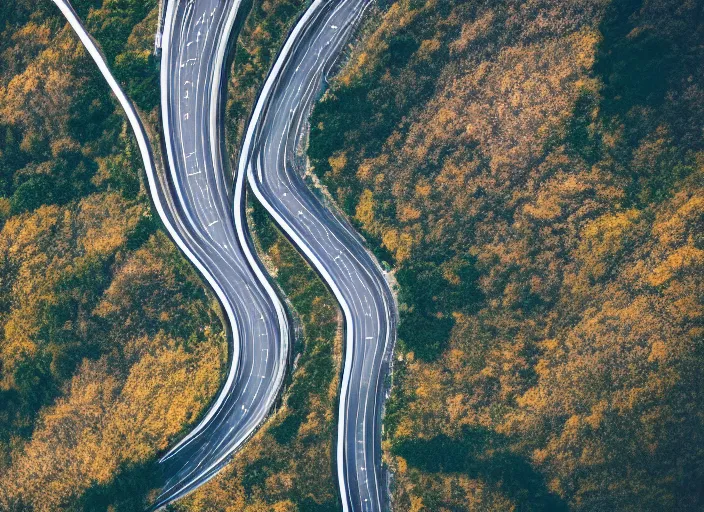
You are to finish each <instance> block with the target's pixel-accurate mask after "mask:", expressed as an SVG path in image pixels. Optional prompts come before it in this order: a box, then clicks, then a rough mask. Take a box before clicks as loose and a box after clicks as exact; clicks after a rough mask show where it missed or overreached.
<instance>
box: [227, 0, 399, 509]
mask: <svg viewBox="0 0 704 512" xmlns="http://www.w3.org/2000/svg"><path fill="white" fill-rule="evenodd" d="M369 3H370V1H369V0H316V1H314V2H313V3H312V5H311V7H310V8H309V9H308V11H307V12H306V14H305V15H304V16H303V17H302V18H301V20H300V21H299V23H298V25H297V26H296V27H295V29H294V30H293V32H292V33H291V35H290V36H289V39H288V41H287V42H286V45H285V46H284V48H283V50H282V52H281V54H280V55H279V58H278V60H277V62H276V64H275V66H274V68H273V69H272V71H271V73H270V75H269V77H268V79H267V82H266V85H265V86H264V89H263V91H262V93H261V95H260V98H259V100H258V103H257V106H256V108H255V111H254V114H253V117H252V120H251V122H250V126H249V128H248V132H247V135H246V139H245V143H244V146H243V151H242V156H241V160H240V166H239V171H238V172H239V174H243V173H244V172H245V171H246V172H247V176H248V181H249V183H250V185H251V187H252V189H253V191H254V193H255V195H256V196H257V198H258V199H259V200H260V201H261V202H262V203H263V204H264V205H265V207H266V208H267V210H268V211H269V212H270V213H271V214H272V215H273V216H274V218H275V219H276V221H277V222H278V223H279V225H280V227H281V228H282V229H283V230H284V231H285V232H286V233H287V235H288V236H289V237H290V238H291V240H293V242H294V243H295V244H296V245H297V246H298V247H299V249H300V250H302V251H303V253H304V254H305V256H306V258H307V259H308V260H309V261H310V262H311V263H312V264H313V266H314V267H315V268H316V269H317V270H318V272H319V273H320V274H321V275H322V276H323V278H324V279H325V281H326V282H327V284H328V285H329V286H330V288H331V289H332V290H333V292H334V294H335V296H336V297H337V299H338V301H339V302H340V305H341V307H342V309H343V312H344V317H345V336H346V339H345V342H346V357H345V367H344V373H343V379H342V386H341V396H340V406H339V419H338V443H337V469H338V481H339V485H340V493H341V496H342V500H343V509H344V510H345V511H360V512H361V511H364V512H367V511H369V512H371V511H375V512H376V511H382V510H385V508H386V506H387V503H386V494H387V493H386V482H385V475H384V471H383V469H382V465H381V415H382V411H383V401H384V399H385V395H386V393H387V386H386V377H387V375H388V372H389V361H390V358H391V354H392V351H393V344H394V342H395V337H396V334H395V333H396V318H397V314H396V309H395V304H394V300H393V297H392V294H391V291H390V289H389V286H388V284H387V282H386V279H385V277H384V274H383V272H382V270H381V268H380V267H379V265H378V264H377V262H376V261H375V259H374V258H373V257H372V256H371V255H370V253H369V252H368V251H367V250H366V249H365V248H364V244H363V240H362V239H361V238H360V237H359V236H358V235H357V234H356V233H355V231H354V229H353V228H352V227H351V226H350V225H349V223H348V222H347V221H346V220H344V219H343V218H342V216H340V215H337V214H336V213H333V211H332V210H331V209H329V208H327V207H326V206H325V205H323V203H322V202H321V201H320V200H319V199H318V197H317V196H316V195H314V194H313V192H311V190H309V188H308V187H307V186H306V183H305V181H304V179H303V178H302V174H303V171H304V170H305V155H304V154H303V150H302V147H303V146H304V143H303V142H304V141H305V137H306V135H307V133H308V130H309V127H308V118H309V115H310V111H311V108H312V105H313V103H314V102H315V101H316V100H317V99H318V98H319V97H320V95H321V93H322V91H323V86H324V84H325V83H326V82H327V78H326V77H327V75H328V74H329V73H330V72H331V71H332V70H333V69H334V66H335V65H336V63H337V61H338V60H339V58H340V55H341V53H342V52H343V50H344V49H345V47H346V46H347V44H348V43H349V41H350V38H351V37H352V35H353V34H354V31H355V28H357V26H358V24H359V20H360V18H361V16H362V14H363V12H364V11H365V9H366V8H367V7H368V6H369Z"/></svg>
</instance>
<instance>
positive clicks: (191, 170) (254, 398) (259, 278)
mask: <svg viewBox="0 0 704 512" xmlns="http://www.w3.org/2000/svg"><path fill="white" fill-rule="evenodd" d="M54 3H55V4H56V5H57V6H58V7H59V9H60V10H61V12H62V13H63V14H64V16H65V17H66V19H67V20H68V22H69V23H70V24H71V27H72V28H73V29H74V31H75V32H76V34H77V35H78V37H79V38H80V40H81V42H82V43H83V44H84V46H85V47H86V49H87V51H88V53H89V54H90V56H91V57H92V58H93V60H94V61H95V63H96V64H97V66H98V68H99V69H100V71H101V73H102V74H103V76H104V78H105V80H106V81H107V83H108V85H109V86H110V88H111V90H112V91H113V93H114V94H115V95H116V97H117V99H118V101H119V102H120V105H121V106H122V107H123V109H124V110H125V113H126V115H127V118H128V121H129V123H130V125H131V127H132V129H133V131H134V133H135V137H136V138H137V143H138V146H139V149H140V153H141V155H142V160H143V163H144V166H145V170H146V174H147V182H148V185H149V191H150V194H151V197H152V201H153V204H154V207H155V209H156V211H157V213H158V214H159V216H160V218H161V220H162V222H163V223H164V226H165V228H166V230H167V232H168V234H169V236H170V237H171V238H172V239H173V240H174V242H175V243H176V244H177V245H178V247H179V248H180V249H181V251H182V252H183V253H184V255H185V256H186V257H187V258H188V259H189V260H190V261H191V262H192V263H193V264H194V266H195V267H196V268H197V269H198V270H199V271H200V273H201V274H202V275H203V277H204V278H205V280H206V281H207V283H208V284H209V285H210V287H211V288H212V289H213V291H214V292H215V293H216V294H217V296H218V298H219V300H220V302H221V304H222V306H223V309H224V311H225V313H226V315H227V317H228V321H229V324H230V325H229V326H228V327H229V333H228V334H229V336H230V339H231V341H232V350H231V361H230V362H231V366H230V371H229V373H228V376H227V380H226V382H225V384H224V386H223V388H222V390H221V392H220V393H219V395H218V397H217V399H216V400H215V402H214V403H213V404H212V406H211V408H210V409H209V411H208V412H207V414H206V415H205V417H204V418H203V419H202V420H201V422H200V423H199V424H198V425H197V426H196V427H195V428H194V429H193V430H192V431H191V432H190V433H189V434H188V435H187V436H186V437H185V438H184V439H183V440H181V442H180V443H179V444H178V445H177V446H176V447H174V448H173V449H172V450H171V451H170V452H169V453H168V454H167V455H166V456H165V457H164V458H163V459H162V460H161V463H162V465H163V469H164V475H165V479H166V485H165V487H164V489H163V490H162V494H161V496H160V497H159V498H158V500H157V502H156V503H155V504H154V506H153V507H152V508H159V507H162V506H164V505H165V504H167V503H169V502H171V501H173V500H175V499H177V498H179V497H181V496H183V495H185V494H186V493H188V492H189V491H191V490H193V489H195V488H196V487H198V486H199V485H201V484H202V483H204V482H205V481H207V480H208V479H209V478H211V477H212V476H213V475H215V473H216V472H217V471H218V470H219V469H220V468H222V466H224V465H225V464H226V463H227V461H228V460H229V458H230V457H231V455H232V454H233V453H234V451H235V450H237V448H239V447H240V446H241V445H242V443H243V442H244V441H245V440H246V439H247V437H249V436H250V435H251V434H252V433H253V432H254V431H255V430H256V428H257V427H258V426H259V425H260V424H261V423H262V422H263V420H264V419H265V418H266V415H267V413H268V411H269V410H270V408H271V406H272V405H273V403H274V400H275V398H276V394H277V392H278V389H279V388H280V385H281V382H282V380H283V375H284V371H285V367H286V358H287V351H288V343H289V339H288V336H289V334H288V332H289V331H288V323H287V319H286V316H285V312H284V309H283V307H282V305H281V302H280V301H279V300H278V298H277V297H276V294H275V293H274V290H273V289H272V287H271V286H270V284H269V283H268V281H267V280H266V278H265V276H264V273H263V272H262V270H261V267H260V265H259V262H258V260H256V259H255V258H254V256H253V253H252V248H251V247H250V246H249V245H248V240H249V238H248V236H247V232H246V227H245V226H244V223H243V219H242V213H243V209H242V206H243V202H242V191H243V186H244V183H243V182H244V178H242V179H240V180H238V182H237V184H236V187H235V190H234V203H235V210H234V211H233V210H231V204H232V200H233V197H231V195H230V194H229V193H228V192H229V188H228V186H226V185H225V181H224V179H223V176H224V169H223V165H222V158H221V153H220V146H219V144H215V143H214V141H221V140H222V139H221V137H220V134H218V133H217V130H216V127H217V126H218V123H219V122H220V119H219V117H218V116H219V112H220V108H219V107H220V104H219V102H220V100H221V97H220V87H219V84H220V77H221V70H222V65H223V59H224V55H225V50H226V44H227V40H228V36H229V31H230V30H231V28H232V24H233V21H234V17H235V13H236V9H237V7H238V5H239V4H238V2H237V1H235V0H233V1H230V2H217V1H212V2H211V1H208V0H202V1H201V0H199V3H198V6H197V7H196V6H195V5H194V2H193V1H188V2H186V1H184V2H179V3H177V2H176V0H172V3H171V5H170V6H169V10H168V12H167V16H166V20H167V22H168V25H167V28H166V32H165V35H166V36H168V39H167V40H168V41H169V42H170V43H171V44H173V51H166V52H164V63H163V64H165V67H164V68H163V73H162V87H164V88H165V90H162V94H164V97H165V98H168V100H167V101H165V102H164V109H163V113H162V115H163V118H164V126H165V127H174V128H173V131H171V130H167V131H166V133H165V142H166V145H167V149H168V156H169V165H170V169H171V173H170V174H167V173H164V172H159V169H158V167H157V165H156V164H155V160H154V155H153V152H152V148H151V146H150V144H149V139H148V136H147V134H146V131H145V129H144V126H143V125H142V123H141V121H140V119H139V116H138V113H137V111H136V109H135V108H134V106H133V105H132V103H131V102H130V100H129V98H127V96H126V95H125V93H124V91H123V90H122V88H121V87H120V85H119V84H118V82H117V81H116V80H115V78H114V76H113V75H112V73H111V72H110V69H109V68H108V65H107V63H106V59H105V57H104V55H103V54H102V53H101V52H100V50H99V48H98V46H97V44H96V43H95V41H94V40H93V39H92V38H91V37H90V35H89V34H88V32H87V31H86V29H85V27H84V26H83V25H82V23H81V22H80V20H79V19H78V17H77V15H76V13H75V12H74V10H73V8H72V7H71V5H70V3H69V2H68V0H54ZM168 50H170V49H168ZM181 64H184V65H183V66H181ZM191 84H192V85H191ZM186 114H188V115H186Z"/></svg>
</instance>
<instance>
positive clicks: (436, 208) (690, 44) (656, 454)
mask: <svg viewBox="0 0 704 512" xmlns="http://www.w3.org/2000/svg"><path fill="white" fill-rule="evenodd" d="M702 8H703V6H702V4H701V2H679V1H669V0H644V1H631V0H613V1H602V0H599V1H597V0H570V1H552V0H541V1H528V2H513V1H508V2H493V1H472V2H467V1H461V0H398V1H396V2H391V3H390V5H389V6H388V8H387V9H386V11H385V13H384V14H383V16H378V17H375V18H374V19H373V20H371V21H370V25H369V26H368V28H367V30H368V32H369V34H368V36H367V37H365V39H364V41H363V42H362V43H361V44H359V45H357V47H356V49H355V51H354V52H353V55H352V58H351V60H350V61H349V63H348V64H347V65H346V66H345V68H344V69H343V70H342V72H341V73H340V74H339V76H338V77H337V79H336V80H335V81H334V83H333V84H332V86H331V88H330V90H329V91H328V93H327V94H326V96H325V98H324V99H323V101H322V102H321V103H319V105H318V106H317V107H316V109H315V112H314V115H313V118H312V122H311V125H312V128H313V130H312V136H311V140H310V148H309V156H310V158H311V161H312V164H313V165H314V167H315V171H316V172H317V174H318V175H319V176H320V177H321V179H322V180H323V182H324V184H325V185H326V186H327V187H328V189H329V190H330V191H331V192H332V193H333V195H334V197H335V199H336V200H337V201H338V202H339V204H340V205H342V206H343V208H344V209H345V210H346V211H347V212H348V214H349V215H350V216H351V217H353V218H354V219H355V221H356V223H357V225H358V227H359V228H360V229H361V230H362V232H363V233H364V234H365V236H366V237H367V239H368V240H369V242H370V244H372V245H373V246H374V247H375V250H376V252H377V253H378V255H379V256H380V258H381V259H384V260H386V261H388V262H389V263H391V264H392V265H393V266H394V267H395V269H396V276H397V279H398V282H399V285H400V295H399V300H400V311H401V324H400V329H399V338H400V342H399V346H398V350H397V359H398V362H397V365H396V372H395V387H394V390H393V396H392V399H391V400H390V403H389V404H388V408H387V414H386V419H385V428H386V431H385V433H386V437H385V441H384V444H385V453H386V457H387V459H388V461H389V463H390V464H391V465H392V466H393V467H394V469H395V480H394V486H393V497H394V502H395V509H396V510H404V511H413V512H419V511H433V512H435V511H457V510H482V511H483V510H496V511H505V510H551V511H552V510H634V511H635V510H639V511H641V510H653V511H656V510H701V508H702V507H703V506H704V503H703V502H702V499H703V497H702V496H703V495H702V493H701V477H702V474H704V452H703V451H702V439H703V438H704V424H703V423H702V417H701V410H702V409H703V407H704V394H703V393H702V386H701V382H702V378H703V377H704V374H703V373H702V372H704V364H703V363H704V352H703V351H702V344H701V341H702V323H703V320H704V317H703V308H702V297H704V293H702V292H704V289H703V288H704V287H703V286H702V275H703V274H702V271H703V270H704V241H703V239H702V228H703V227H704V223H703V222H702V220H703V219H704V203H703V202H702V199H701V197H702V192H703V184H704V182H703V179H704V152H702V150H703V149H704V148H703V147H702V144H703V139H702V129H703V128H704V124H703V123H704V121H703V120H704V116H703V115H702V114H704V112H703V111H702V109H703V108H704V102H702V99H704V90H703V89H702V88H703V87H704V85H703V84H704V55H703V54H702V48H704V45H703V44H702V43H703V42H704V41H703V40H702V37H703V36H704V26H703V25H702V19H703V18H702Z"/></svg>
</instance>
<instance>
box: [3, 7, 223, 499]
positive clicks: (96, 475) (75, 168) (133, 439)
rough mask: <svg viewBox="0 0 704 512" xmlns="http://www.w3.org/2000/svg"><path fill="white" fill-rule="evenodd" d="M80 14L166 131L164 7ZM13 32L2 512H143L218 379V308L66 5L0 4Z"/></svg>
mask: <svg viewBox="0 0 704 512" xmlns="http://www.w3.org/2000/svg"><path fill="white" fill-rule="evenodd" d="M74 6H75V7H76V8H77V9H78V11H79V12H80V14H81V16H82V18H83V19H84V20H86V22H87V25H88V28H89V30H90V31H91V32H92V33H93V34H94V35H95V36H96V38H97V39H98V41H99V42H100V43H101V44H102V47H103V48H104V49H105V53H106V55H107V58H108V60H109V62H110V63H111V65H112V66H113V67H114V68H115V69H116V73H117V75H118V76H119V78H120V79H121V80H122V81H123V83H124V84H125V85H126V88H127V91H128V93H129V94H130V95H132V97H133V98H134V99H135V100H136V101H137V104H138V105H139V106H140V108H141V109H142V110H143V111H144V112H145V113H146V118H147V120H148V121H151V124H152V125H154V121H155V119H156V112H155V111H154V109H155V107H156V106H157V103H158V89H157V88H156V84H157V76H158V75H157V70H156V67H155V63H154V61H153V56H152V45H153V35H154V31H155V29H156V13H157V9H156V2H154V1H148V2H144V1H137V0H117V1H116V0H105V1H104V2H86V1H76V2H74ZM0 31H1V32H2V35H1V36H0V509H2V510H37V511H40V510H46V511H50V510H51V511H54V510H90V511H99V510H107V507H108V506H112V507H113V508H112V510H121V511H134V510H140V509H142V508H143V507H144V504H145V500H146V499H148V495H149V492H150V490H151V488H152V487H156V486H158V485H159V480H158V478H157V474H156V473H155V472H153V471H152V469H153V468H152V466H151V462H152V461H153V459H154V457H155V456H156V454H157V453H158V452H160V451H163V450H164V449H166V448H167V446H168V445H169V443H171V442H172V441H173V440H174V439H175V438H176V437H177V436H178V435H180V434H181V433H182V432H183V431H184V429H185V428H186V427H187V425H188V424H190V423H191V422H193V421H194V420H195V419H196V418H197V417H198V415H199V414H200V413H201V412H202V411H203V409H204V408H205V407H206V406H207V405H208V403H209V402H210V400H211V399H212V396H213V395H214V394H215V392H216V391H217V389H218V387H219V385H220V378H221V375H222V373H223V371H224V369H225V368H224V366H225V356H226V347H225V337H224V333H223V330H222V327H221V320H220V318H219V309H218V306H217V304H215V303H214V301H213V300H212V298H211V297H210V296H209V295H208V294H206V293H205V290H204V288H203V286H202V284H201V282H200V279H199V278H198V276H197V274H196V273H195V272H194V271H193V269H192V268H191V267H190V265H189V264H188V263H187V262H186V260H185V259H184V258H182V257H181V255H180V254H179V253H178V251H177V250H176V249H175V247H174V245H173V244H172V243H171V242H170V241H169V240H168V238H167V237H166V236H165V234H164V232H163V231H162V229H161V227H160V223H159V220H158V218H156V217H155V214H153V213H152V212H151V208H150V203H149V198H148V193H147V191H146V189H145V184H144V182H143V177H142V171H141V158H140V155H139V152H138V150H137V147H136V144H135V142H134V140H133V138H132V134H131V132H130V130H129V127H128V126H127V125H126V123H125V120H124V117H123V114H122V111H121V109H120V108H119V105H118V104H117V103H116V102H115V101H114V100H113V98H112V96H111V94H110V93H109V90H108V88H107V86H106V85H105V84H104V80H103V78H102V77H101V76H100V75H99V73H98V71H97V68H96V66H95V65H94V63H93V62H92V60H91V59H90V58H89V57H88V56H87V54H86V52H85V51H84V50H83V47H82V46H81V44H80V43H79V42H78V39H77V38H76V37H75V35H74V34H73V32H72V30H71V29H70V27H68V25H66V23H65V21H64V19H63V17H62V16H61V15H60V12H59V11H58V9H57V8H56V7H55V6H54V5H53V4H52V3H51V2H28V1H23V0H20V1H17V2H2V4H1V5H0Z"/></svg>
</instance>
